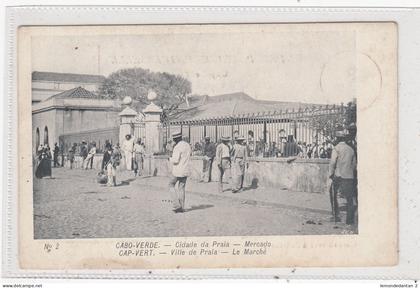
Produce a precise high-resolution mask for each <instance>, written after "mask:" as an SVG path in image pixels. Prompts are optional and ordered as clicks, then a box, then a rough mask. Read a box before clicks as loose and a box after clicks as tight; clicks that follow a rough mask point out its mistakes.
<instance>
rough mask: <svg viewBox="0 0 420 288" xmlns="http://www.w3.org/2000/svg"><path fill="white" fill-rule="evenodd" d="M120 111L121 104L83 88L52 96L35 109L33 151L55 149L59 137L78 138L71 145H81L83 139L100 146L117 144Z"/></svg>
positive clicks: (37, 104) (33, 111)
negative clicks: (109, 141)
mask: <svg viewBox="0 0 420 288" xmlns="http://www.w3.org/2000/svg"><path fill="white" fill-rule="evenodd" d="M121 110H122V107H121V103H120V101H119V100H111V99H103V98H101V97H100V96H99V95H98V94H96V93H93V92H91V91H88V90H86V89H84V88H82V87H76V88H72V89H70V90H67V91H64V92H61V93H58V94H56V95H52V96H50V97H48V98H47V99H45V100H43V101H41V102H39V103H35V104H33V105H32V128H33V147H34V148H35V147H38V146H39V144H48V145H49V146H50V147H53V145H54V143H59V138H60V136H66V137H72V136H75V138H73V139H74V140H72V141H71V142H80V141H81V140H82V139H79V138H80V137H83V140H87V141H95V142H96V143H98V144H101V143H102V144H104V143H105V140H111V141H115V142H117V141H118V127H119V117H118V113H119V112H120V111H121ZM91 135H96V136H95V139H93V138H92V139H91V137H90V136H91ZM79 136H80V137H79ZM78 137H79V138H78ZM98 146H99V145H98ZM98 148H99V147H98Z"/></svg>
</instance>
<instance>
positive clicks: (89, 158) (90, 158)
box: [85, 142, 96, 170]
mask: <svg viewBox="0 0 420 288" xmlns="http://www.w3.org/2000/svg"><path fill="white" fill-rule="evenodd" d="M95 154H96V143H95V142H92V148H90V150H89V153H88V155H87V157H86V161H85V162H86V167H85V169H86V170H87V169H88V167H89V163H90V169H92V167H93V157H94V156H95Z"/></svg>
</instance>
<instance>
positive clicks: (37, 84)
mask: <svg viewBox="0 0 420 288" xmlns="http://www.w3.org/2000/svg"><path fill="white" fill-rule="evenodd" d="M103 81H105V77H104V76H103V75H90V74H73V73H56V72H41V71H34V72H32V103H33V104H35V103H39V102H41V101H43V100H45V99H47V98H49V97H51V96H53V95H56V94H59V93H62V92H65V91H68V90H70V89H73V88H77V87H81V88H84V89H86V90H88V91H90V92H96V91H98V89H99V87H100V85H101V84H102V83H103Z"/></svg>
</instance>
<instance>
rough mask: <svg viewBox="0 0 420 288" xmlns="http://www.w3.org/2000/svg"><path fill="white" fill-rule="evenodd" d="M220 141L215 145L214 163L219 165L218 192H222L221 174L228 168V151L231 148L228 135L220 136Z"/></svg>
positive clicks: (229, 151)
mask: <svg viewBox="0 0 420 288" xmlns="http://www.w3.org/2000/svg"><path fill="white" fill-rule="evenodd" d="M221 141H222V142H221V143H220V144H219V145H217V147H216V163H217V167H219V170H220V175H219V192H223V175H224V174H225V172H226V171H227V170H229V169H230V164H231V163H230V153H231V148H230V146H229V141H230V138H229V137H222V138H221Z"/></svg>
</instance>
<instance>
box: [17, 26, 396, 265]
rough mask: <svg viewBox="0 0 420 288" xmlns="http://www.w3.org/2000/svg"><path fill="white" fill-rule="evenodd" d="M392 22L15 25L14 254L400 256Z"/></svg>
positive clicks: (232, 259)
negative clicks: (16, 229) (16, 180)
mask: <svg viewBox="0 0 420 288" xmlns="http://www.w3.org/2000/svg"><path fill="white" fill-rule="evenodd" d="M397 35H398V27H397V25H396V24H395V23H391V22H377V23H376V22H372V23H295V24H286V23H278V24H276V23H272V24H218V25H213V24H206V25H131V26H43V27H42V26H39V27H35V26H34V27H20V28H19V31H18V111H19V114H18V115H19V117H18V118H19V121H18V122H19V123H18V143H19V145H18V151H19V166H18V167H19V171H18V173H19V189H18V196H19V239H18V241H19V260H20V266H21V268H26V269H177V268H181V269H182V268H249V267H256V268H271V267H345V266H390V265H395V264H397V263H398V253H397V247H398V245H397V244H398V243H397V235H398V234H397V231H398V229H397V228H398V227H397V223H398V219H397V104H398V101H397V46H398V42H397V39H398V37H397Z"/></svg>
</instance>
